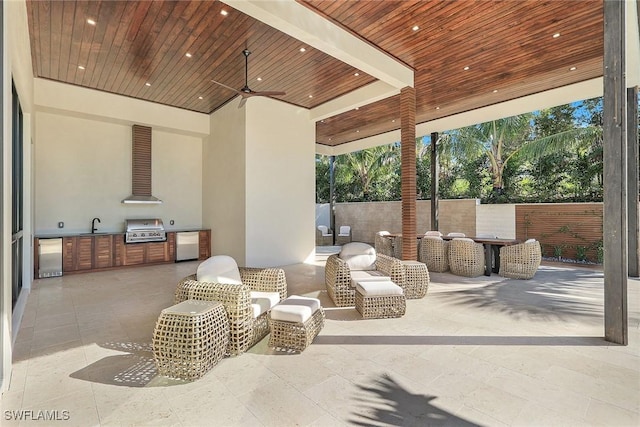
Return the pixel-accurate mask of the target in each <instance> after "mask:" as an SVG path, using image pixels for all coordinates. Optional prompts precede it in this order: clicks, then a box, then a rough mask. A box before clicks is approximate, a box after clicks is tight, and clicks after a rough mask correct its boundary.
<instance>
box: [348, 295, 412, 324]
mask: <svg viewBox="0 0 640 427" xmlns="http://www.w3.org/2000/svg"><path fill="white" fill-rule="evenodd" d="M355 300H356V310H357V311H358V313H360V314H361V315H362V317H363V318H365V319H387V318H392V317H402V316H404V313H405V311H406V308H407V301H406V298H405V296H404V295H382V296H364V295H362V294H361V293H360V292H357V291H356V297H355Z"/></svg>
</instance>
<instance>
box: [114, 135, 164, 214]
mask: <svg viewBox="0 0 640 427" xmlns="http://www.w3.org/2000/svg"><path fill="white" fill-rule="evenodd" d="M122 203H138V204H140V203H146V204H160V203H162V200H160V199H158V198H157V197H154V196H152V195H151V128H150V127H148V126H140V125H133V127H132V133H131V195H130V196H129V197H127V198H125V199H123V200H122Z"/></svg>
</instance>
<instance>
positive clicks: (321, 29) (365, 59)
mask: <svg viewBox="0 0 640 427" xmlns="http://www.w3.org/2000/svg"><path fill="white" fill-rule="evenodd" d="M222 1H223V2H224V3H226V4H228V5H229V6H231V7H233V8H234V9H237V10H239V11H240V12H242V13H244V14H246V15H249V16H251V17H253V18H255V19H257V20H259V21H261V22H264V23H265V24H267V25H269V26H271V27H273V28H275V29H277V30H279V31H282V32H283V33H285V34H288V35H290V36H291V37H294V38H296V39H298V40H300V41H301V42H304V43H307V44H308V45H309V46H312V47H314V48H316V49H318V50H321V51H323V52H324V53H326V54H328V55H331V56H333V57H334V58H336V59H338V60H340V61H342V62H345V63H347V64H349V65H351V66H353V67H355V68H357V69H358V70H361V71H363V72H365V73H367V74H369V75H371V76H373V77H375V78H377V79H379V80H382V81H383V82H385V83H387V84H389V85H391V86H394V87H396V88H398V89H402V88H403V87H407V86H411V87H413V70H412V69H411V68H409V67H407V66H406V65H404V64H402V63H400V62H398V61H397V60H395V59H394V58H392V57H391V56H388V55H387V54H386V53H383V52H382V51H380V50H378V49H376V48H375V47H373V46H371V45H370V44H368V43H366V42H364V41H363V40H361V39H359V38H357V37H355V36H354V35H352V34H351V33H349V32H347V31H345V30H343V29H342V28H341V27H339V26H337V25H335V24H333V23H332V22H329V21H328V20H326V19H325V18H323V17H322V16H320V15H318V14H317V13H314V12H313V11H312V10H310V9H308V8H307V7H305V6H303V5H301V4H299V3H296V2H295V1H294V0H222Z"/></svg>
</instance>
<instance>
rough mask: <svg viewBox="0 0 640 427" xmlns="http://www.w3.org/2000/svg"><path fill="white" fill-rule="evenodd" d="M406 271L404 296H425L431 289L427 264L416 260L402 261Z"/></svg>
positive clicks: (411, 297)
mask: <svg viewBox="0 0 640 427" xmlns="http://www.w3.org/2000/svg"><path fill="white" fill-rule="evenodd" d="M401 262H402V267H403V268H404V272H405V282H404V286H401V287H402V289H403V290H404V296H405V297H406V299H419V298H424V297H425V296H426V295H427V291H428V290H429V271H428V270H427V266H426V264H424V263H422V262H416V261H401Z"/></svg>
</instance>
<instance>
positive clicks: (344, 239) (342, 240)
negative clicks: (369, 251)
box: [336, 231, 351, 245]
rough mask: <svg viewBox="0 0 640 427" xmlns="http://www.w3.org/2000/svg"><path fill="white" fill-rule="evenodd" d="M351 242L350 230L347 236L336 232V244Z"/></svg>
mask: <svg viewBox="0 0 640 427" xmlns="http://www.w3.org/2000/svg"><path fill="white" fill-rule="evenodd" d="M350 242H351V231H349V235H348V236H341V235H340V234H336V245H344V244H345V243H350Z"/></svg>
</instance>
